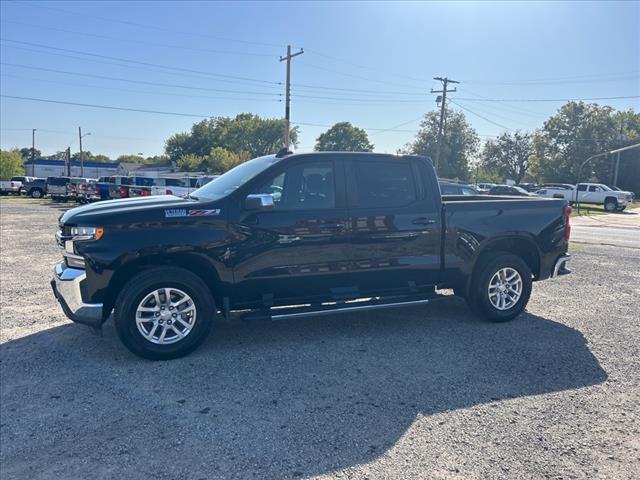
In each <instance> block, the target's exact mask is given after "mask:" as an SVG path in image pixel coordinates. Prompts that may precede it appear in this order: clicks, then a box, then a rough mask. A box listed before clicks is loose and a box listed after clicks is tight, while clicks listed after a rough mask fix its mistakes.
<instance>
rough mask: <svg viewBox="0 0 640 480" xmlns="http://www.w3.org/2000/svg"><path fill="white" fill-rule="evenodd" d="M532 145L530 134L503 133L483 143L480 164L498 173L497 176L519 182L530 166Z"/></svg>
mask: <svg viewBox="0 0 640 480" xmlns="http://www.w3.org/2000/svg"><path fill="white" fill-rule="evenodd" d="M532 154H533V146H532V141H531V135H530V134H528V133H521V132H515V133H513V134H511V133H503V134H502V135H500V136H499V137H498V138H497V139H495V140H489V141H487V142H486V143H485V145H484V149H483V152H482V161H481V162H482V166H484V167H485V168H486V169H487V170H489V171H493V172H495V173H497V174H498V176H499V178H500V179H502V180H504V179H507V178H508V179H511V180H514V181H515V182H516V183H520V182H521V181H522V179H523V178H524V176H525V175H526V174H527V172H528V170H529V167H530V166H531V159H532Z"/></svg>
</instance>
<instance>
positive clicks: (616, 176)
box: [613, 120, 624, 187]
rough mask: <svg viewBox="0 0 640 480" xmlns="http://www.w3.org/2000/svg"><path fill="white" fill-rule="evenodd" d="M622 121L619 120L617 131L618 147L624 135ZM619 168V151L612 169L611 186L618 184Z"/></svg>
mask: <svg viewBox="0 0 640 480" xmlns="http://www.w3.org/2000/svg"><path fill="white" fill-rule="evenodd" d="M622 128H623V123H622V120H620V133H618V147H621V146H622V141H623V140H624V135H623V134H622ZM619 168H620V152H618V153H616V166H615V168H614V170H613V186H614V187H617V186H618V169H619Z"/></svg>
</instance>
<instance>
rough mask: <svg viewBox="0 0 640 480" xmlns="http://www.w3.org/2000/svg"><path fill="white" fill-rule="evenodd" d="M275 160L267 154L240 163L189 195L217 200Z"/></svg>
mask: <svg viewBox="0 0 640 480" xmlns="http://www.w3.org/2000/svg"><path fill="white" fill-rule="evenodd" d="M277 161H278V159H277V158H276V157H275V155H267V156H265V157H258V158H254V159H253V160H249V161H248V162H244V163H241V164H240V165H238V166H237V167H234V168H232V169H231V170H229V171H228V172H227V173H225V174H224V175H221V176H220V177H218V178H216V179H214V180H212V181H210V182H209V183H207V184H206V185H205V186H203V187H201V188H199V189H197V190H196V191H195V192H193V193H192V194H191V196H192V197H195V198H206V199H208V200H217V199H219V198H222V197H225V196H227V195H229V194H230V193H231V192H233V191H235V190H237V189H238V188H239V187H240V186H242V185H244V184H245V183H247V182H248V181H249V180H251V179H252V178H253V177H255V176H256V175H258V174H259V173H261V172H263V171H264V170H266V169H267V168H269V167H270V166H271V165H273V164H274V163H275V162H277Z"/></svg>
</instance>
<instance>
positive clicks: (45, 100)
mask: <svg viewBox="0 0 640 480" xmlns="http://www.w3.org/2000/svg"><path fill="white" fill-rule="evenodd" d="M0 97H2V98H12V99H15V100H28V101H33V102H44V103H57V104H60V105H73V106H76V107H91V108H101V109H106V110H123V111H126V112H139V113H155V114H159V115H173V116H179V117H198V118H209V117H211V115H205V114H198V113H181V112H168V111H161V110H145V109H142V108H129V107H115V106H111V105H96V104H91V103H80V102H65V101H62V100H51V99H47V98H34V97H21V96H17V95H4V94H2V95H0ZM74 135H75V134H74ZM74 138H75V137H74Z"/></svg>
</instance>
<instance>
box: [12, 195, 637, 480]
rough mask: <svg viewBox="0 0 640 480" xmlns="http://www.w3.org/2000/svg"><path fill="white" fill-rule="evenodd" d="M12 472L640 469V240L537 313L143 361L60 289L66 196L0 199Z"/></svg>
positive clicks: (616, 472)
mask: <svg viewBox="0 0 640 480" xmlns="http://www.w3.org/2000/svg"><path fill="white" fill-rule="evenodd" d="M0 208H1V223H2V230H1V241H2V263H1V267H2V271H1V280H2V284H1V286H2V296H1V308H2V313H1V319H0V334H1V341H2V346H1V347H0V351H1V355H0V361H1V363H0V368H1V385H2V388H1V398H0V400H1V403H0V413H1V423H0V435H1V437H0V440H1V443H0V469H1V471H0V477H2V478H3V479H14V478H29V479H51V478H63V479H67V478H69V479H72V478H74V479H75V478H92V479H94V480H97V479H103V478H104V479H106V478H109V479H111V478H141V479H144V478H154V479H156V478H157V479H176V478H180V479H209V478H225V479H226V478H238V479H251V478H274V479H280V478H300V477H313V478H369V479H381V478H382V479H384V478H402V479H410V478H416V479H417V478H436V479H437V478H465V479H476V478H477V479H491V478H514V479H522V478H536V479H537V478H588V479H595V478H603V479H604V478H607V479H609V478H629V479H631V478H638V476H639V475H640V409H638V405H640V341H639V338H640V336H639V333H640V326H639V322H638V320H639V317H640V305H639V303H638V298H640V250H637V249H624V248H617V247H608V246H596V245H581V246H579V247H578V249H577V253H576V255H575V258H574V260H573V261H572V262H571V263H572V265H571V267H572V269H573V271H574V273H573V274H572V275H569V276H567V277H562V278H559V279H555V280H553V281H548V282H542V283H540V284H537V285H535V287H534V292H533V295H532V300H531V302H530V305H529V309H528V313H526V314H524V315H522V316H521V317H519V318H518V319H516V320H515V321H513V322H510V323H507V324H488V323H483V322H480V321H477V320H475V319H474V318H473V317H472V316H471V315H470V314H469V312H468V310H467V308H466V306H465V304H464V303H463V302H462V301H459V300H458V299H455V298H451V299H447V300H445V301H443V302H440V303H439V304H437V305H433V306H428V307H420V308H413V309H404V310H397V311H385V312H378V313H366V314H365V313H361V314H353V315H350V316H341V317H319V318H312V319H304V320H291V321H281V322H276V323H271V324H264V323H258V324H238V325H226V326H223V327H219V328H218V329H217V330H215V331H214V334H213V335H212V336H211V337H210V339H209V340H208V341H207V342H206V343H205V344H204V345H203V347H201V348H200V349H199V350H198V351H196V352H195V353H194V354H192V355H191V356H189V357H187V358H184V359H180V360H174V361H171V362H155V363H154V362H148V361H143V360H141V359H139V358H137V357H135V356H133V355H131V354H130V353H129V352H128V351H126V350H125V349H124V347H123V346H121V345H120V343H119V341H118V339H117V338H116V335H115V331H114V328H113V325H112V323H111V322H110V321H109V322H107V324H106V325H105V328H104V333H103V335H102V336H101V337H100V336H97V335H93V334H92V333H91V332H90V331H89V329H87V328H85V327H83V326H80V325H74V324H72V323H71V322H69V321H68V320H67V319H66V318H65V317H64V315H63V314H62V312H61V310H60V308H59V307H58V306H57V304H56V302H55V301H54V299H53V296H52V294H51V291H50V287H49V285H48V282H49V277H50V272H51V268H52V265H53V263H54V262H55V261H56V260H57V259H58V254H57V252H56V248H55V245H54V239H53V233H54V230H55V226H56V219H57V216H58V215H59V212H60V210H59V209H58V208H56V207H54V206H52V205H51V204H49V203H48V202H46V201H40V202H36V201H31V200H24V199H23V200H3V201H2V203H1V204H0Z"/></svg>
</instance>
